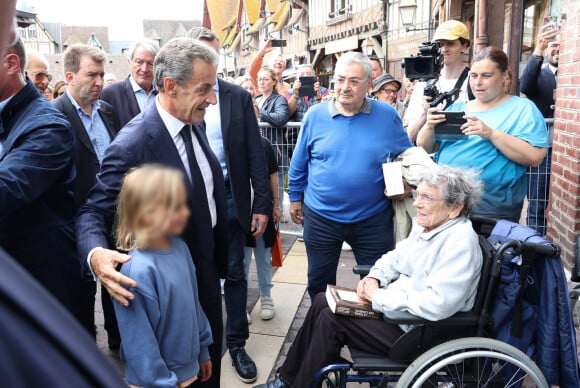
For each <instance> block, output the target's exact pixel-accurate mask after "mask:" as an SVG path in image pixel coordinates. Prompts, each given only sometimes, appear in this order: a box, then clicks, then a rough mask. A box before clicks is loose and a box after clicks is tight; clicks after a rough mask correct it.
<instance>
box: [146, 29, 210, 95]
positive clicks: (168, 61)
mask: <svg viewBox="0 0 580 388" xmlns="http://www.w3.org/2000/svg"><path fill="white" fill-rule="evenodd" d="M197 61H202V62H205V63H208V64H210V65H212V66H213V67H215V68H217V65H218V55H217V53H216V52H215V51H214V50H212V49H211V47H208V46H207V45H205V44H203V43H200V42H198V41H196V40H193V39H191V38H173V39H171V40H170V41H169V42H167V43H166V44H165V45H163V47H161V50H159V54H157V56H156V57H155V63H154V64H153V74H154V78H155V81H154V84H155V86H157V89H158V90H159V91H161V92H164V91H165V88H164V87H163V80H164V79H165V78H167V77H169V78H172V79H173V80H175V82H176V83H177V84H178V85H183V84H184V83H185V82H187V80H189V79H190V78H191V77H193V76H194V74H193V63H194V62H197Z"/></svg>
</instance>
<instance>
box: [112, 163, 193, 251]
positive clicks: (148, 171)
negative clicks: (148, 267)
mask: <svg viewBox="0 0 580 388" xmlns="http://www.w3.org/2000/svg"><path fill="white" fill-rule="evenodd" d="M182 185H183V174H182V173H181V171H179V170H176V169H173V168H169V167H165V166H162V165H160V164H146V165H143V166H141V167H138V168H135V169H132V170H131V171H129V173H128V174H127V175H126V176H125V179H124V180H123V186H122V187H121V192H120V193H119V200H118V204H117V221H116V238H117V248H118V249H121V250H125V251H128V250H131V249H143V248H147V247H148V246H149V244H150V242H151V239H152V238H154V237H158V236H159V235H160V234H161V233H163V231H164V230H165V228H166V227H167V224H168V222H169V218H170V216H171V214H172V212H173V210H174V209H175V207H176V204H177V196H178V192H179V188H180V187H182Z"/></svg>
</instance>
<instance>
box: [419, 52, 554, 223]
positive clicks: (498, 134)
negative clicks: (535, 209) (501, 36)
mask: <svg viewBox="0 0 580 388" xmlns="http://www.w3.org/2000/svg"><path fill="white" fill-rule="evenodd" d="M507 69H508V58H507V56H506V54H505V53H504V52H503V51H502V50H501V49H499V48H497V47H486V48H484V49H483V50H481V51H480V52H479V53H477V54H476V55H475V57H474V58H473V61H472V63H471V73H470V75H469V83H470V86H471V89H472V90H473V94H474V95H475V99H474V100H472V101H469V102H465V101H458V102H455V103H454V104H453V105H451V106H449V107H448V108H447V111H450V112H463V111H464V112H465V115H464V118H465V119H466V120H467V121H466V122H465V123H464V124H462V125H461V127H460V128H461V131H462V133H463V134H464V135H467V136H465V137H464V138H463V139H461V140H445V139H442V140H437V139H436V137H435V133H434V128H435V126H436V125H437V124H439V123H443V122H444V121H445V115H444V114H443V113H442V112H441V110H440V108H430V109H429V111H428V113H427V122H426V124H425V125H424V126H423V127H422V128H421V131H420V132H419V134H418V136H417V145H419V146H421V147H423V148H425V150H426V151H427V152H435V151H436V155H435V159H436V161H437V163H439V164H447V165H451V166H463V167H469V168H475V169H477V170H480V174H481V179H482V181H483V183H484V194H483V199H482V201H481V202H480V203H479V205H478V206H477V207H476V208H475V209H474V210H473V214H478V215H483V216H488V217H492V218H502V219H509V220H511V221H514V222H518V220H519V218H520V213H521V210H522V205H523V202H524V197H525V196H526V188H527V178H526V168H527V167H528V166H537V165H538V164H540V162H541V161H542V159H543V158H544V156H545V155H546V148H547V147H548V136H547V133H546V131H545V130H543V131H542V129H544V128H545V124H544V119H543V117H542V114H541V113H540V111H539V110H538V109H537V108H536V106H535V105H534V104H533V103H532V102H531V101H529V100H526V99H524V98H520V97H517V96H510V95H509V94H506V91H505V88H504V84H505V82H506V80H507V77H508V75H507V74H508V73H507Z"/></svg>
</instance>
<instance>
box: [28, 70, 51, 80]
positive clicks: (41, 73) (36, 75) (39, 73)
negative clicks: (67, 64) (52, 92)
mask: <svg viewBox="0 0 580 388" xmlns="http://www.w3.org/2000/svg"><path fill="white" fill-rule="evenodd" d="M28 76H29V77H30V78H34V80H35V81H36V82H41V81H44V80H45V79H47V78H48V82H50V81H52V75H51V74H49V73H47V72H45V71H36V72H34V73H30V74H28Z"/></svg>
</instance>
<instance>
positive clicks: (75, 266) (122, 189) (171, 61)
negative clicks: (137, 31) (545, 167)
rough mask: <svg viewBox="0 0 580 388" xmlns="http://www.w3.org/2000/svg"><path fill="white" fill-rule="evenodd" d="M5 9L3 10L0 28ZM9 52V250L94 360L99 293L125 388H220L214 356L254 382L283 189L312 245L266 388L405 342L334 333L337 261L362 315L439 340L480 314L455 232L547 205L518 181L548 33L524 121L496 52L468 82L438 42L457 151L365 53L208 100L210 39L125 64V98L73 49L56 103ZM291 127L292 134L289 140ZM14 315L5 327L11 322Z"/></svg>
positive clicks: (4, 229) (461, 37) (459, 32)
mask: <svg viewBox="0 0 580 388" xmlns="http://www.w3.org/2000/svg"><path fill="white" fill-rule="evenodd" d="M4 3H7V4H4ZM10 3H11V2H10V1H5V0H2V5H3V10H4V7H5V8H6V9H7V10H12V8H13V4H10ZM12 3H13V2H12ZM5 14H6V15H8V19H10V18H11V17H13V12H6V13H5ZM3 23H4V20H3ZM5 24H6V23H4V24H2V26H4V25H5ZM7 24H9V25H12V24H11V23H10V20H8V22H7ZM11 34H12V35H11ZM14 35H15V31H14V29H12V30H10V29H8V30H7V31H2V36H1V38H2V39H1V40H0V44H1V46H0V50H1V51H2V58H1V60H2V63H3V67H2V69H1V70H0V117H1V121H0V129H1V131H0V186H1V187H2V189H1V190H0V202H1V203H2V205H3V206H1V209H2V215H1V216H0V221H1V222H0V246H2V248H3V249H4V250H6V252H7V253H8V254H9V255H10V256H12V258H13V259H14V261H15V262H17V263H19V265H20V266H21V267H22V268H23V269H24V270H25V272H26V273H28V274H29V275H32V277H33V278H35V279H36V281H37V282H38V283H40V284H41V285H42V287H44V289H45V290H46V291H48V293H49V294H51V295H52V296H53V297H54V298H56V300H58V302H59V303H60V304H61V305H62V306H64V308H66V309H67V310H68V312H69V313H70V314H71V315H72V316H73V317H75V318H76V319H77V321H78V322H79V323H80V325H82V327H84V329H85V331H86V332H88V333H89V335H90V336H92V337H93V339H94V338H95V336H96V331H95V321H94V308H95V295H96V290H97V281H99V282H100V284H101V286H102V293H101V296H102V305H103V311H104V316H105V329H106V331H107V336H108V345H109V347H110V348H111V349H113V350H119V351H120V355H121V359H122V361H123V363H124V364H125V373H126V375H125V380H126V382H127V383H128V384H129V385H130V386H132V387H148V386H168V387H170V386H171V387H175V386H178V387H189V386H192V387H197V386H199V387H219V386H220V376H221V370H220V368H221V358H222V342H223V340H225V346H226V348H227V349H228V352H229V355H230V356H231V359H232V365H233V367H234V369H235V371H236V373H237V375H238V377H239V378H240V380H241V381H243V382H245V383H252V382H254V381H255V380H256V377H257V373H258V371H257V368H256V364H255V363H254V361H253V360H252V357H251V356H250V355H249V354H248V353H247V352H246V350H245V345H246V341H247V340H248V338H249V329H248V325H249V324H250V320H249V315H248V314H247V311H246V305H247V292H248V280H247V279H248V268H249V263H250V261H251V257H252V251H253V256H254V257H255V260H256V267H257V270H258V279H259V288H260V300H261V303H260V309H261V310H260V316H261V318H262V319H263V320H266V321H267V320H270V319H272V318H273V316H274V314H275V304H274V300H273V299H272V295H271V288H272V265H271V262H270V257H271V247H272V245H273V243H274V239H275V233H276V231H275V225H274V224H275V223H277V222H280V221H282V217H283V215H282V210H283V209H282V203H283V195H284V191H283V189H282V188H283V186H284V182H286V179H287V180H288V196H289V199H290V209H289V213H290V217H291V219H292V221H293V222H295V223H296V224H302V225H303V227H304V242H305V245H306V250H307V256H308V293H309V295H310V297H311V299H312V301H313V305H312V308H311V309H310V311H309V313H308V315H307V317H306V319H305V322H304V325H303V327H302V328H301V329H300V331H299V333H298V336H297V338H296V340H295V342H294V344H293V346H292V347H291V349H290V352H289V354H288V358H287V360H286V362H285V363H284V364H283V366H282V367H281V368H280V370H279V374H277V376H276V378H275V380H273V381H270V382H268V383H266V385H264V386H265V387H268V388H275V387H278V388H283V387H290V386H294V387H303V386H307V382H308V381H309V380H310V378H311V377H312V375H313V374H314V372H315V371H316V370H317V369H319V368H320V367H321V366H323V365H324V364H326V363H330V362H333V361H335V360H336V359H337V358H338V356H339V353H340V348H341V347H342V345H344V344H354V345H356V346H357V347H362V348H367V349H369V350H371V351H375V352H378V353H381V352H385V351H388V349H389V348H390V347H391V346H392V344H393V343H394V341H396V339H397V338H398V337H400V336H401V335H402V334H403V333H404V328H401V327H398V326H393V325H389V324H386V323H384V322H382V321H370V320H360V319H356V318H348V319H347V318H344V319H343V318H338V317H336V316H335V315H334V314H332V312H330V310H329V309H328V305H327V304H326V300H325V298H324V297H323V296H320V293H321V292H324V291H325V289H326V286H327V285H328V284H334V283H336V270H337V265H338V260H339V256H340V251H341V246H342V244H343V242H347V243H349V244H350V245H351V246H352V249H353V252H354V255H355V258H356V261H357V263H359V264H371V265H374V267H373V269H372V270H371V272H370V274H369V275H368V276H367V277H365V278H363V279H361V281H360V283H359V285H358V289H357V293H358V294H359V296H360V297H361V298H362V299H366V300H368V301H371V302H372V305H373V309H375V310H377V311H379V312H381V313H384V314H385V315H388V314H389V312H393V311H409V312H411V313H414V314H416V315H418V316H421V317H424V318H427V319H431V320H439V319H443V318H445V317H448V316H450V315H452V314H453V313H455V312H457V311H466V310H469V309H470V308H471V306H472V305H473V300H474V296H475V289H476V285H477V280H478V276H479V272H480V270H479V268H480V266H481V253H480V252H479V248H478V242H477V236H476V235H475V232H474V231H473V228H472V227H471V223H470V221H469V219H468V215H470V214H481V215H485V216H490V217H493V218H497V219H500V218H505V219H511V220H515V221H517V220H518V219H519V215H520V212H521V209H522V204H523V201H524V198H525V197H526V195H528V197H529V198H530V201H535V200H537V201H538V204H537V206H535V205H534V207H533V209H534V210H533V212H534V216H535V217H543V211H541V207H542V206H544V208H545V205H544V204H543V203H541V201H542V200H545V198H532V196H531V195H530V194H529V193H528V187H527V176H526V171H527V168H528V167H535V166H538V165H540V164H541V163H542V162H543V163H549V157H547V156H546V155H547V154H548V156H549V152H547V149H548V148H549V146H550V144H549V141H548V131H547V128H546V125H545V123H544V117H549V115H550V114H552V116H553V112H550V111H549V110H542V112H540V110H538V108H537V107H536V105H538V106H539V107H541V106H543V105H544V104H548V103H550V102H551V103H552V105H553V94H552V93H551V92H550V96H551V98H552V100H550V98H549V97H546V96H544V95H543V92H542V91H544V93H547V92H546V91H545V89H543V86H538V85H540V84H538V85H536V84H535V83H536V82H540V80H542V81H541V82H548V81H545V80H546V79H549V81H550V82H551V81H552V80H551V78H549V77H550V76H555V73H556V71H555V70H554V69H557V55H558V53H557V42H556V41H555V38H556V33H555V32H554V31H553V30H551V29H548V28H544V29H542V30H541V32H540V35H539V37H538V45H537V47H536V51H535V52H534V58H530V62H529V63H528V66H527V67H526V69H525V70H524V75H522V91H525V93H526V94H528V97H530V99H531V100H528V99H524V98H520V97H517V96H511V95H509V94H508V93H507V91H506V90H507V88H506V84H507V83H508V82H509V77H510V76H509V73H508V71H507V68H508V62H507V61H508V59H507V56H506V54H505V53H504V52H503V51H502V50H501V49H498V48H494V47H488V48H485V49H483V50H481V51H480V52H478V53H477V54H476V55H474V57H473V60H472V63H471V67H470V68H467V67H466V66H465V65H464V64H463V61H462V58H463V54H464V53H465V52H466V50H467V49H468V47H469V45H470V41H469V39H468V32H467V28H466V27H465V25H463V24H462V23H460V22H457V21H450V22H446V23H443V24H442V25H441V26H439V27H438V29H437V31H436V32H435V35H434V40H436V41H437V42H438V43H440V44H441V50H442V53H443V62H444V66H443V69H442V72H441V76H440V78H439V81H438V82H439V83H438V84H437V85H436V87H437V88H438V89H439V90H440V91H446V90H449V89H452V88H453V87H459V88H460V90H461V92H460V93H459V97H457V98H456V99H455V101H454V102H453V104H451V105H450V106H448V107H446V111H448V112H462V116H463V118H464V119H465V122H464V123H463V124H462V125H461V127H460V131H461V132H462V134H463V135H464V137H463V138H461V139H454V140H452V139H442V138H439V137H438V136H437V134H436V131H435V128H436V126H437V125H438V124H440V123H442V122H444V121H445V117H446V116H445V115H444V114H443V113H442V107H429V106H428V99H427V100H426V99H424V98H423V90H424V88H425V85H424V83H423V82H417V80H403V81H399V80H396V79H395V78H394V77H393V76H391V75H390V74H387V73H384V70H383V68H382V64H381V62H380V60H378V58H369V57H367V56H366V55H364V54H362V53H360V52H348V53H344V54H342V55H341V56H340V57H339V59H338V61H337V63H336V67H335V69H334V87H333V88H332V90H328V89H327V88H325V87H323V86H322V85H321V84H320V82H319V80H318V79H317V78H316V74H315V71H314V67H313V66H312V65H311V64H302V65H300V66H299V67H298V68H297V72H296V79H295V80H294V82H293V83H292V84H290V83H287V82H285V80H284V79H283V72H284V70H285V69H286V61H285V60H284V58H283V57H281V56H279V55H276V53H275V52H274V48H272V47H271V40H268V41H267V42H266V43H265V45H264V46H263V47H262V48H261V49H260V50H259V51H258V53H257V55H256V57H255V59H254V60H253V62H252V65H251V66H250V71H249V76H244V77H240V78H238V79H237V80H235V82H234V83H232V82H227V81H225V80H223V79H220V78H217V65H218V55H217V53H218V52H219V49H220V44H219V39H218V37H217V35H216V34H215V33H213V32H212V31H211V30H208V29H206V28H203V27H196V28H193V29H191V30H190V31H188V32H187V34H186V36H185V37H181V38H174V39H172V40H171V41H169V42H168V43H166V44H165V45H164V46H163V47H159V46H158V45H157V44H156V42H154V41H150V40H140V41H137V42H135V43H134V44H133V45H132V46H131V48H130V50H129V51H128V63H129V69H130V74H129V76H128V77H126V78H125V79H124V80H120V81H116V80H115V77H114V76H113V75H110V74H109V75H108V74H107V73H105V64H106V56H105V54H104V53H103V52H102V51H100V50H99V49H97V48H94V47H92V46H89V45H85V44H73V45H70V46H69V47H68V48H67V49H66V50H65V52H64V53H63V61H62V63H63V69H64V74H65V80H62V81H59V82H57V83H55V84H53V86H52V87H51V86H50V85H51V82H52V79H51V76H50V73H49V64H48V62H47V61H46V59H44V58H43V56H42V55H41V54H39V53H36V52H32V51H28V52H27V50H25V48H24V46H23V43H22V41H21V40H20V39H18V37H17V36H14ZM12 36H14V38H12ZM544 51H546V52H547V53H548V55H547V58H548V61H549V67H548V72H549V73H546V72H545V71H544V68H542V67H541V64H542V61H543V54H544ZM267 55H270V59H271V63H270V65H269V66H263V61H264V60H265V57H266V56H267ZM526 77H527V78H526ZM216 79H217V80H216ZM307 84H310V85H311V88H310V87H305V86H306V85H307ZM403 85H404V86H405V88H404V89H405V91H406V93H405V98H404V99H403V98H401V100H399V97H400V93H401V91H402V89H403ZM554 87H555V84H554ZM524 88H526V90H524ZM329 96H331V97H329ZM552 109H553V108H552ZM289 120H291V121H299V122H301V126H300V130H299V131H298V130H295V131H292V130H290V129H288V128H286V124H287V122H288V121H289ZM259 122H263V123H267V124H269V128H270V130H269V131H261V129H260V125H259ZM261 134H262V135H263V136H261ZM427 152H428V153H434V159H435V162H436V163H437V166H436V165H435V163H434V162H433V160H431V158H430V157H429V156H428V155H427ZM546 158H548V160H547V159H546ZM395 160H400V161H402V164H403V166H405V167H404V168H406V169H407V170H405V171H404V172H403V182H401V183H402V185H403V188H404V190H403V192H402V193H399V194H397V195H390V196H388V197H387V196H386V195H387V194H386V193H385V184H384V176H383V169H382V165H383V164H384V163H389V162H392V161H395ZM542 184H544V185H545V184H546V183H545V182H543V183H542V182H537V183H534V185H542ZM480 198H481V200H480ZM400 201H404V202H405V203H409V201H410V203H412V205H413V207H414V209H408V208H409V207H410V206H406V207H405V206H404V209H403V212H407V213H406V216H407V217H408V218H409V220H410V219H413V223H412V227H411V221H408V223H407V225H406V226H405V227H401V226H397V227H396V225H399V223H398V222H395V218H396V216H397V215H396V214H395V210H396V208H397V206H396V204H397V203H401V202H400ZM31 220H33V222H31ZM457 236H461V238H457ZM395 243H397V244H396V245H395ZM252 248H253V250H252ZM443 251H444V252H446V255H445V256H442V255H441V254H440V253H441V252H443ZM2 260H4V259H2ZM15 271H16V273H17V276H21V274H20V273H18V271H19V270H18V269H16V270H15ZM24 276H28V275H24ZM220 279H224V280H225V283H224V286H223V300H224V302H225V311H226V321H225V322H226V323H225V328H224V327H223V322H224V321H223V317H222V291H221V287H220ZM26 281H30V280H29V279H26ZM427 284H429V286H427ZM449 289H452V290H453V292H448V290H449ZM31 292H35V291H31ZM441 296H445V297H444V298H441ZM44 297H46V296H44ZM59 308H60V307H59ZM7 311H8V310H7ZM7 311H5V310H4V308H3V307H2V308H0V317H2V321H3V322H4V321H5V319H6V320H8V319H9V318H8V317H10V316H11V315H10V314H9V313H8V312H7ZM10 311H12V310H10ZM63 311H64V310H63ZM57 313H58V311H57ZM51 314H54V312H52V313H51ZM62 314H64V315H65V316H66V314H67V313H62ZM65 319H68V318H65ZM69 325H70V326H71V327H72V329H70V330H71V333H73V335H75V336H76V335H77V332H75V330H78V329H77V326H75V324H74V323H72V322H66V323H64V324H63V325H62V327H61V328H60V329H59V330H63V328H68V327H69ZM79 327H80V326H79ZM51 330H52V329H51ZM224 333H225V336H224ZM79 335H80V334H79ZM80 336H81V337H82V335H80ZM79 341H81V342H82V341H85V342H86V340H79ZM3 343H4V342H3ZM14 346H21V344H18V343H16V342H15V343H14ZM95 349H96V348H95ZM92 351H93V350H92V349H91V350H89V351H88V352H89V353H90V352H92ZM55 352H57V353H58V351H55ZM101 356H102V355H101ZM94 357H95V358H96V359H97V360H99V357H100V356H99V355H98V352H95V355H94ZM0 359H3V358H2V357H0ZM81 359H82V358H81ZM59 360H60V359H59ZM54 362H55V363H56V362H60V361H58V360H56V361H54ZM62 362H63V363H66V360H65V361H62ZM94 362H95V363H94V364H93V365H96V366H97V368H102V373H103V376H101V377H100V380H94V381H105V380H107V379H108V381H107V383H106V386H121V385H122V384H123V382H122V381H121V379H120V378H119V376H118V375H117V374H116V372H115V371H114V370H113V369H112V368H109V366H107V364H106V362H102V365H101V361H94ZM80 363H81V364H82V362H80ZM0 368H2V367H0ZM14 370H17V369H14ZM81 370H84V369H83V368H81V367H80V366H78V367H77V372H78V374H79V376H81V375H82V376H85V377H86V376H89V375H90V372H83V373H81V372H80V371H81ZM263 372H264V373H266V371H263ZM47 373H48V372H47ZM11 376H14V377H13V378H14V379H17V378H18V375H17V374H16V373H13V374H11ZM39 376H44V374H43V373H39ZM82 376H81V377H78V378H79V379H81V378H83V377H82ZM62 378H64V376H62ZM86 378H87V379H88V377H86ZM91 378H93V377H91ZM97 379H99V378H97ZM11 381H16V380H11ZM29 381H34V382H36V380H29ZM75 381H76V380H75ZM43 382H44V383H47V380H43ZM103 384H105V383H103ZM79 386H82V385H79Z"/></svg>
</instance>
